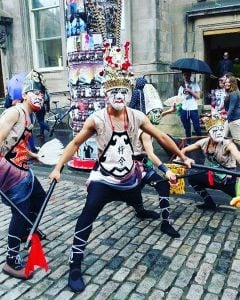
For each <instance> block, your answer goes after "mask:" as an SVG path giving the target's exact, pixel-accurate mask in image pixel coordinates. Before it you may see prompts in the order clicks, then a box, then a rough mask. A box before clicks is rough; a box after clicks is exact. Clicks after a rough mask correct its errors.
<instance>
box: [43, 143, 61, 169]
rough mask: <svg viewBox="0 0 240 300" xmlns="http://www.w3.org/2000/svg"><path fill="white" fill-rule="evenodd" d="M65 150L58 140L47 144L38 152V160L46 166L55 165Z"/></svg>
mask: <svg viewBox="0 0 240 300" xmlns="http://www.w3.org/2000/svg"><path fill="white" fill-rule="evenodd" d="M63 150H64V146H63V144H62V143H61V142H60V141H59V140H58V139H53V140H51V141H49V142H47V143H45V144H44V145H43V146H42V147H41V148H40V149H39V151H38V159H39V161H40V162H41V163H43V164H45V165H55V164H56V163H57V162H58V159H59V157H60V156H61V155H62V153H63Z"/></svg>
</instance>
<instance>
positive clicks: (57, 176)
mask: <svg viewBox="0 0 240 300" xmlns="http://www.w3.org/2000/svg"><path fill="white" fill-rule="evenodd" d="M48 178H49V179H50V180H51V182H52V181H53V179H56V181H57V182H59V181H60V178H61V174H60V171H58V170H55V169H54V170H53V171H52V172H51V173H50V175H49V176H48Z"/></svg>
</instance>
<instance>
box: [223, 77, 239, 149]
mask: <svg viewBox="0 0 240 300" xmlns="http://www.w3.org/2000/svg"><path fill="white" fill-rule="evenodd" d="M225 89H226V93H227V101H228V103H229V106H228V113H227V120H228V126H229V130H230V133H231V135H232V137H233V139H235V140H236V141H237V143H238V144H240V91H239V89H238V85H237V79H236V78H235V77H234V76H230V77H228V78H227V79H226V81H225Z"/></svg>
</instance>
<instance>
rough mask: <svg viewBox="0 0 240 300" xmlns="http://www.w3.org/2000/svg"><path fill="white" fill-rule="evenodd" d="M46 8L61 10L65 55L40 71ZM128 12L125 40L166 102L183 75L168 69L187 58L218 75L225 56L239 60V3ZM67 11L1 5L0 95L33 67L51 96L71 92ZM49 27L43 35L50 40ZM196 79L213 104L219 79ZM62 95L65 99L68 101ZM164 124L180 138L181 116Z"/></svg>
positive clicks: (191, 1)
mask: <svg viewBox="0 0 240 300" xmlns="http://www.w3.org/2000/svg"><path fill="white" fill-rule="evenodd" d="M41 5H42V6H47V7H48V8H51V9H52V11H53V12H57V16H58V19H59V21H57V20H56V24H55V25H54V26H55V27H57V26H58V27H59V28H58V30H55V31H56V32H58V34H59V35H61V37H60V38H59V37H58V38H59V42H58V43H56V44H54V45H58V47H59V43H60V42H61V53H59V54H58V55H59V56H58V58H57V60H58V64H57V65H55V66H54V67H51V65H50V67H49V66H47V68H44V66H43V67H39V61H37V60H36V56H37V54H38V55H40V54H39V53H37V52H36V47H35V44H36V43H38V42H39V41H37V39H36V32H35V33H34V24H35V23H33V16H34V14H35V15H36V14H38V10H39V9H40V8H41ZM123 8H124V11H123V24H122V40H123V41H124V40H130V41H131V44H132V47H131V51H132V62H133V67H134V72H135V73H136V76H146V78H147V79H148V80H149V81H150V82H152V83H153V84H155V86H156V87H157V89H158V91H159V93H160V95H161V98H162V100H164V99H166V98H168V97H170V96H173V95H175V94H176V92H177V88H178V83H179V81H180V80H181V74H172V73H173V71H171V70H170V69H169V65H170V64H171V63H172V62H174V61H175V60H177V59H179V58H183V57H195V58H198V59H201V60H205V61H206V62H208V64H209V65H210V66H211V68H212V70H213V74H214V75H215V76H216V77H217V76H218V74H217V62H218V60H219V59H221V57H222V54H223V52H225V51H228V52H229V54H230V58H231V59H234V58H236V57H239V56H240V2H239V0H205V1H204V0H181V1H176V0H148V1H146V0H123ZM64 10H65V1H64V0H52V1H50V0H44V1H41V0H37V1H34V0H16V1H9V0H1V1H0V30H1V34H0V47H1V66H0V94H1V95H0V97H1V96H3V94H4V91H5V88H6V82H7V80H8V79H9V78H11V77H12V75H14V74H16V73H18V72H20V71H23V70H24V71H29V70H30V69H32V68H36V69H38V70H40V71H41V72H43V73H44V75H45V78H46V79H47V83H48V87H49V90H50V92H62V91H67V90H68V70H67V64H66V42H65V29H64ZM54 16H56V14H54ZM46 19H47V18H46ZM45 25H46V24H45ZM46 27H47V26H46ZM50 29H52V28H48V29H47V28H46V32H43V33H41V34H43V35H44V34H45V35H46V36H48V34H49V30H50ZM52 31H54V30H53V29H52ZM58 34H55V36H57V35H58ZM47 44H48V39H46V45H47ZM46 49H49V48H47V47H45V50H46ZM38 50H39V49H38ZM50 50H51V49H50ZM194 80H196V81H197V82H199V84H200V86H201V88H202V91H203V93H202V102H201V103H202V106H201V107H203V105H207V104H208V103H207V101H206V99H205V96H206V93H207V92H209V91H210V89H211V88H213V87H214V86H215V85H216V79H214V78H211V77H209V76H205V75H201V74H200V75H199V74H197V75H194ZM57 97H60V96H59V95H58V96H57ZM62 97H63V98H62V101H64V99H65V98H66V97H65V96H62ZM174 118H175V119H174ZM173 119H174V120H173ZM168 120H169V122H168ZM165 123H170V124H168V125H167V124H166V126H170V125H172V127H173V128H174V129H176V128H177V129H176V130H173V128H172V129H171V128H170V130H171V132H172V131H173V132H174V134H179V132H180V134H181V131H180V127H181V125H180V123H179V120H178V119H177V117H172V116H171V117H166V118H165V121H164V124H165ZM176 124H177V125H178V126H176ZM168 128H169V127H168ZM175 131H176V132H175ZM168 132H169V131H168Z"/></svg>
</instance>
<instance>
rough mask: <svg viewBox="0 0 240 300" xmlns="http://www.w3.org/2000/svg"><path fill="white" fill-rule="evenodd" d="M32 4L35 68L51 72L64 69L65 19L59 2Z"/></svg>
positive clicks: (36, 1)
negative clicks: (63, 38)
mask: <svg viewBox="0 0 240 300" xmlns="http://www.w3.org/2000/svg"><path fill="white" fill-rule="evenodd" d="M31 4H32V7H31V31H32V36H33V39H32V40H33V51H34V52H33V58H34V66H36V67H37V68H38V69H50V70H52V69H53V68H54V69H56V68H57V69H59V68H62V62H63V60H62V57H63V49H62V47H63V43H62V37H63V36H64V34H62V32H63V30H64V29H63V28H62V27H64V26H63V25H62V24H63V23H64V18H62V16H61V7H60V3H59V0H32V1H31Z"/></svg>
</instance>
